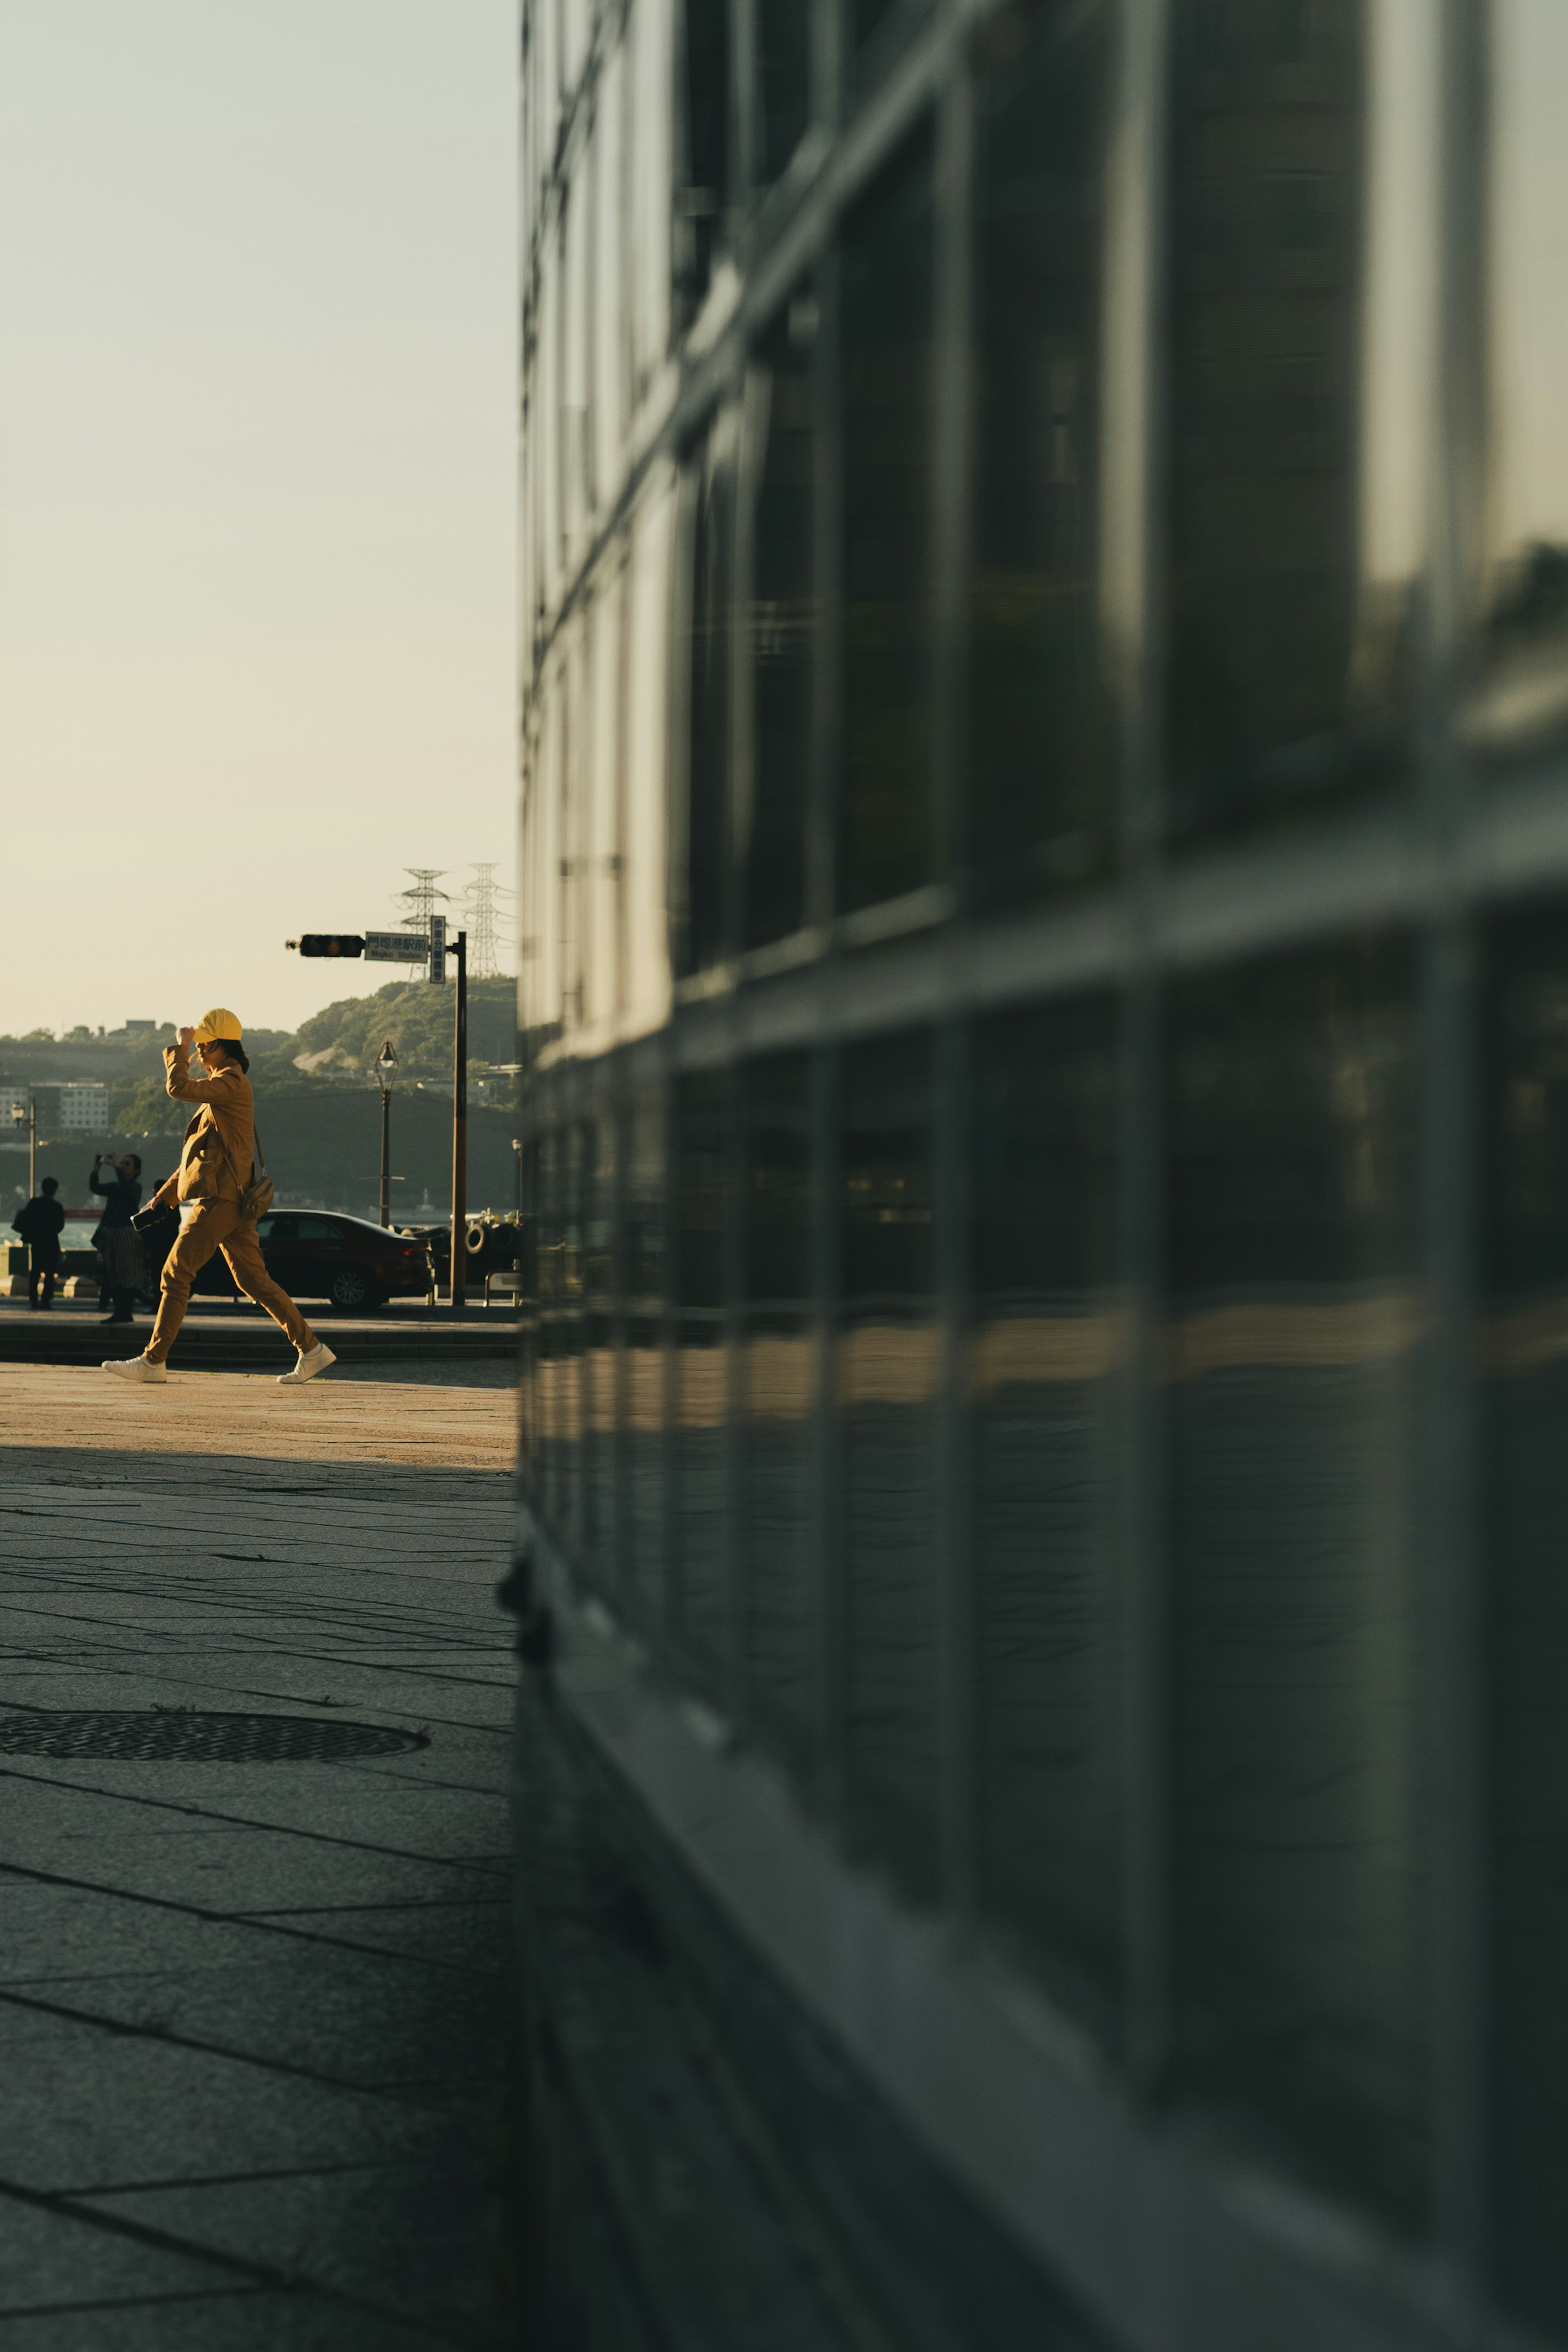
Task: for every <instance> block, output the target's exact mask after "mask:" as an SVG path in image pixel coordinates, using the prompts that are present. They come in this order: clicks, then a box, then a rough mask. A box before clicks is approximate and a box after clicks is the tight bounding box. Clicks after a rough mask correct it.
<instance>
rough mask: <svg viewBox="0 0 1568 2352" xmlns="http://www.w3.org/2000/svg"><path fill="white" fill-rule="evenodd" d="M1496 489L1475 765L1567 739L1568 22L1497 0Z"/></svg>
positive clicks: (1471, 716) (1551, 7)
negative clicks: (1480, 756)
mask: <svg viewBox="0 0 1568 2352" xmlns="http://www.w3.org/2000/svg"><path fill="white" fill-rule="evenodd" d="M1490 15H1491V25H1492V40H1493V50H1492V62H1491V85H1490V102H1491V121H1492V141H1493V164H1492V186H1491V201H1490V229H1491V260H1490V278H1491V295H1492V321H1491V331H1492V385H1491V395H1492V412H1493V452H1492V482H1491V499H1490V513H1489V523H1490V549H1489V556H1490V577H1489V582H1488V592H1487V601H1488V609H1487V614H1486V624H1485V652H1486V656H1487V671H1488V675H1487V677H1486V679H1485V683H1484V684H1483V685H1482V687H1481V688H1480V689H1479V692H1478V693H1477V694H1476V695H1475V696H1474V698H1472V700H1471V702H1470V705H1469V709H1468V711H1467V712H1466V714H1465V720H1464V726H1465V731H1466V733H1467V735H1468V736H1469V740H1470V743H1471V745H1472V746H1473V748H1474V749H1475V750H1477V751H1480V752H1482V753H1487V754H1493V755H1503V756H1506V755H1519V754H1521V753H1525V752H1529V751H1533V750H1535V749H1537V748H1539V747H1540V746H1542V745H1543V744H1546V743H1549V742H1555V741H1561V740H1562V739H1563V736H1564V734H1568V445H1565V441H1564V436H1563V413H1564V407H1565V405H1568V301H1565V300H1564V299H1563V288H1564V286H1565V285H1568V142H1565V141H1564V139H1563V90H1564V89H1565V88H1568V10H1564V9H1563V5H1562V0H1492V5H1491V12H1490Z"/></svg>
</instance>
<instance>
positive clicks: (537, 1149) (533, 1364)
mask: <svg viewBox="0 0 1568 2352" xmlns="http://www.w3.org/2000/svg"><path fill="white" fill-rule="evenodd" d="M543 1175H544V1145H543V1142H542V1140H541V1139H540V1138H539V1137H538V1135H535V1136H533V1137H532V1138H531V1139H529V1141H528V1143H527V1144H526V1145H525V1147H524V1150H523V1154H522V1177H523V1197H522V1213H523V1214H522V1230H521V1233H520V1234H519V1237H518V1242H519V1246H518V1255H517V1281H518V1297H517V1312H518V1315H519V1318H520V1324H519V1329H518V1339H519V1342H520V1346H519V1355H520V1377H519V1389H518V1415H519V1441H520V1444H519V1450H520V1453H521V1457H522V1465H523V1472H524V1475H525V1477H526V1479H527V1481H528V1500H529V1501H530V1502H531V1503H532V1504H533V1505H534V1506H535V1507H536V1508H537V1507H542V1504H543V1500H544V1495H543V1476H544V1457H543V1451H542V1448H543V1429H542V1425H541V1422H540V1411H539V1408H540V1396H541V1385H542V1367H541V1361H540V1347H539V1328H540V1326H539V1307H540V1298H539V1269H540V1255H539V1237H540V1231H541V1218H540V1212H541V1209H542V1207H543Z"/></svg>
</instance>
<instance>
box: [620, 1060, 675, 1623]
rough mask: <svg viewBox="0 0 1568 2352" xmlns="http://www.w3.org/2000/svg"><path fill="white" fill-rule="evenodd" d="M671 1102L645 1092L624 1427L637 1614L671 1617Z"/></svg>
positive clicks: (638, 1138) (630, 1202)
mask: <svg viewBox="0 0 1568 2352" xmlns="http://www.w3.org/2000/svg"><path fill="white" fill-rule="evenodd" d="M667 1216H668V1200H667V1195H666V1185H665V1171H664V1095H663V1093H662V1092H661V1091H660V1089H659V1088H658V1087H643V1088H642V1089H640V1090H639V1092H638V1093H637V1095H636V1097H635V1098H634V1100H633V1102H632V1112H631V1122H630V1134H629V1137H628V1150H627V1164H626V1324H625V1333H626V1336H625V1361H624V1366H623V1369H622V1389H621V1426H622V1433H623V1454H624V1460H625V1465H626V1578H627V1586H628V1601H629V1605H630V1607H631V1609H632V1612H633V1614H634V1615H635V1616H636V1617H637V1618H638V1620H639V1622H641V1623H642V1624H643V1626H644V1627H645V1628H646V1629H647V1630H648V1631H649V1632H653V1630H654V1629H655V1628H656V1627H658V1626H659V1625H660V1624H661V1623H662V1622H663V1619H664V1551H665V1543H664V1364H665V1349H664V1304H665V1297H666V1290H665V1280H666V1270H665V1249H664V1235H665V1230H666V1219H667Z"/></svg>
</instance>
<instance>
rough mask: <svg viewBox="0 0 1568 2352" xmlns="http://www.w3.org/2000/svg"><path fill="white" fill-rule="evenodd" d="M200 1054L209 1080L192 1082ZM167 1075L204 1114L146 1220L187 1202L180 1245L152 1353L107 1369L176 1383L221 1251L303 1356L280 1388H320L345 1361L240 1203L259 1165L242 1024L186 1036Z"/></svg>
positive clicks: (220, 1020)
mask: <svg viewBox="0 0 1568 2352" xmlns="http://www.w3.org/2000/svg"><path fill="white" fill-rule="evenodd" d="M192 1046H194V1047H195V1049H196V1052H197V1054H198V1055H200V1057H201V1061H202V1066H203V1068H204V1070H205V1072H206V1076H205V1077H202V1078H193V1076H191V1048H192ZM163 1066H164V1071H165V1084H166V1085H167V1087H168V1090H169V1093H170V1094H171V1095H172V1097H173V1099H174V1100H175V1101H176V1102H189V1103H194V1104H195V1105H196V1107H197V1108H196V1109H195V1112H194V1114H193V1117H192V1119H191V1123H190V1125H189V1127H187V1129H185V1141H184V1147H183V1150H182V1151H181V1153H180V1165H179V1167H178V1168H177V1169H176V1170H175V1171H174V1173H173V1175H172V1176H170V1177H167V1178H165V1180H164V1181H163V1182H162V1184H161V1185H160V1186H159V1188H158V1190H157V1192H154V1194H153V1195H152V1200H151V1201H149V1202H148V1203H147V1211H146V1212H145V1213H152V1211H153V1210H155V1209H158V1208H165V1207H169V1206H171V1205H172V1203H174V1202H178V1203H179V1206H180V1211H181V1225H180V1238H179V1240H178V1241H177V1242H176V1243H175V1244H174V1246H173V1248H172V1250H171V1251H170V1253H169V1255H168V1257H167V1258H166V1260H165V1261H164V1265H163V1279H162V1297H161V1298H160V1300H159V1304H158V1315H157V1319H156V1321H155V1322H154V1323H153V1326H152V1338H151V1339H149V1340H148V1342H147V1352H146V1354H145V1355H141V1356H132V1357H131V1359H130V1360H129V1361H128V1362H125V1363H106V1364H105V1365H104V1367H103V1369H104V1370H105V1371H106V1372H116V1373H118V1374H119V1375H120V1379H121V1380H127V1381H166V1380H167V1379H168V1377H169V1375H168V1373H167V1372H166V1371H165V1370H164V1364H165V1362H166V1360H167V1359H168V1354H169V1350H170V1349H171V1348H172V1346H173V1344H174V1336H175V1334H176V1332H177V1331H178V1330H179V1328H180V1326H181V1324H182V1323H183V1321H184V1319H185V1309H186V1307H188V1306H189V1305H190V1303H191V1285H192V1284H193V1282H194V1280H195V1278H196V1276H197V1275H198V1274H200V1272H201V1270H202V1268H203V1266H204V1265H206V1263H207V1260H208V1259H209V1258H210V1257H211V1256H212V1254H213V1252H214V1250H217V1249H221V1250H222V1252H223V1254H224V1255H225V1258H227V1260H228V1263H229V1271H230V1273H231V1274H232V1275H233V1276H234V1278H235V1282H236V1283H237V1284H238V1285H239V1287H240V1289H241V1290H242V1291H243V1292H244V1293H245V1295H246V1297H247V1298H254V1299H255V1301H256V1305H257V1306H258V1307H266V1309H267V1313H268V1314H269V1315H270V1316H271V1318H272V1319H273V1321H274V1322H275V1323H277V1324H280V1325H281V1326H282V1328H283V1329H284V1330H285V1331H286V1332H287V1334H288V1337H289V1338H290V1339H292V1340H293V1342H294V1345H295V1347H296V1349H298V1363H297V1364H296V1365H295V1367H294V1370H292V1371H291V1372H284V1373H281V1374H280V1375H279V1377H280V1379H282V1380H283V1381H310V1380H314V1379H315V1377H316V1375H317V1373H318V1372H324V1371H325V1370H326V1369H327V1367H328V1365H329V1364H333V1363H336V1362H337V1358H336V1357H335V1356H334V1355H333V1353H332V1351H331V1349H329V1347H327V1346H326V1345H325V1343H324V1342H323V1341H322V1340H320V1339H318V1338H317V1337H316V1334H315V1333H314V1331H312V1329H311V1328H310V1326H309V1324H308V1323H307V1321H306V1320H305V1318H304V1316H303V1315H301V1313H300V1312H299V1309H298V1307H296V1305H295V1304H294V1301H293V1299H292V1298H290V1297H289V1296H288V1294H287V1291H286V1290H280V1289H279V1288H278V1286H277V1283H276V1282H274V1280H273V1279H272V1276H270V1275H269V1274H268V1272H267V1267H266V1265H264V1264H263V1262H262V1255H261V1244H259V1242H258V1241H257V1240H256V1220H255V1218H254V1217H248V1216H246V1213H245V1211H244V1208H243V1206H242V1204H241V1195H242V1194H243V1193H244V1192H245V1191H246V1187H247V1186H248V1185H249V1183H250V1181H251V1174H252V1165H253V1162H254V1160H255V1156H256V1104H255V1098H254V1097H253V1096H252V1094H251V1090H250V1080H249V1078H248V1077H247V1076H246V1071H247V1070H248V1069H249V1068H250V1064H249V1062H248V1060H247V1059H246V1052H245V1045H244V1043H243V1033H242V1032H241V1029H240V1025H239V1023H238V1022H237V1021H236V1020H235V1016H234V1014H233V1013H229V1012H227V1011H225V1008H224V1007H223V1006H222V1005H214V1007H213V1009H212V1011H211V1012H210V1013H203V1015H202V1017H201V1019H200V1021H198V1022H197V1024H196V1025H195V1027H194V1028H193V1029H182V1030H181V1031H180V1032H179V1034H178V1036H177V1038H176V1040H175V1043H174V1044H173V1045H169V1046H165V1048H164V1051H163Z"/></svg>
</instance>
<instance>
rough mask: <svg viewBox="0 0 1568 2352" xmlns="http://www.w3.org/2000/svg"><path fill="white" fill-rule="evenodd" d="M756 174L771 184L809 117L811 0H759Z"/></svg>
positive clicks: (804, 133)
mask: <svg viewBox="0 0 1568 2352" xmlns="http://www.w3.org/2000/svg"><path fill="white" fill-rule="evenodd" d="M757 86H758V116H759V121H758V132H759V142H758V163H759V173H758V176H759V178H760V179H761V180H762V182H763V184H765V185H767V186H771V185H772V184H773V182H774V181H775V180H776V179H778V178H779V174H780V173H781V172H782V171H783V169H784V166H785V165H786V163H789V158H790V156H791V155H793V153H794V152H795V150H796V148H797V147H799V145H800V142H801V140H802V139H803V138H804V137H805V135H806V125H807V124H808V122H809V121H810V119H811V10H810V5H809V0H757Z"/></svg>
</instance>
